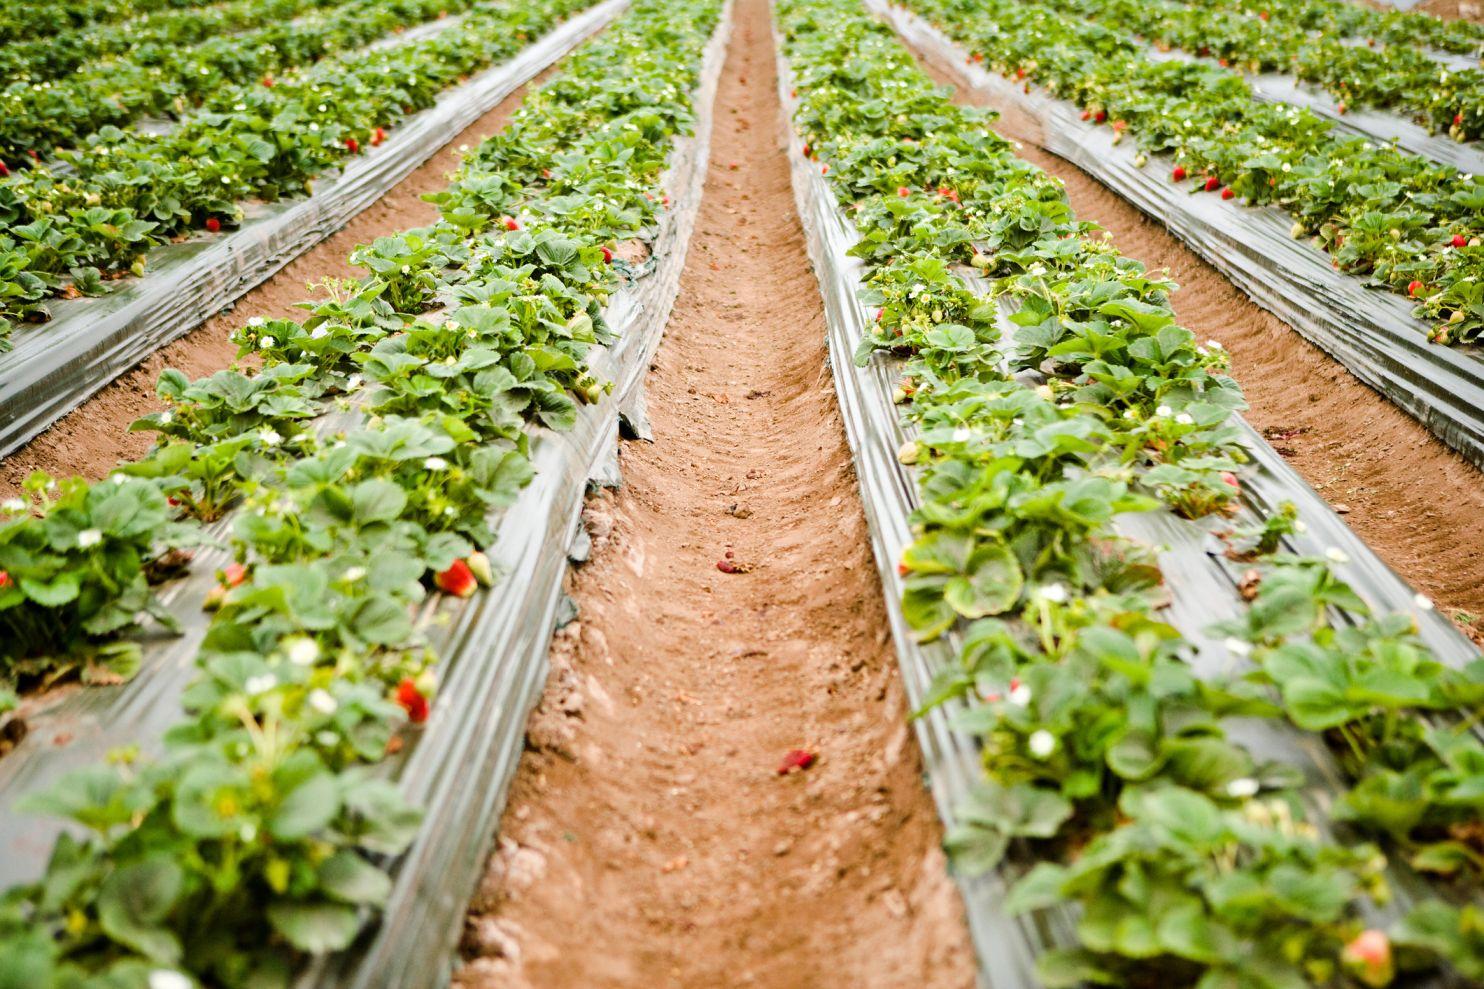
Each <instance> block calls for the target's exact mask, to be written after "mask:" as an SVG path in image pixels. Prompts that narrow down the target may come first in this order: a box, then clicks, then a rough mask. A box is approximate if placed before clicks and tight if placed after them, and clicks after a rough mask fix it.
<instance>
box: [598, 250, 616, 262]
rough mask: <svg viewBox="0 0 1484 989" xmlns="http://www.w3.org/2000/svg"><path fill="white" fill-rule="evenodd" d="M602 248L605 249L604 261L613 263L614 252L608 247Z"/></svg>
mask: <svg viewBox="0 0 1484 989" xmlns="http://www.w3.org/2000/svg"><path fill="white" fill-rule="evenodd" d="M601 250H602V251H603V263H604V264H612V263H613V252H612V251H610V250H609V249H608V248H606V247H604V248H602V249H601Z"/></svg>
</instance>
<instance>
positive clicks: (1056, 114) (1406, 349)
mask: <svg viewBox="0 0 1484 989" xmlns="http://www.w3.org/2000/svg"><path fill="white" fill-rule="evenodd" d="M866 2H867V6H868V7H870V8H871V9H872V10H873V11H875V12H876V13H877V14H879V15H881V16H882V17H883V18H884V19H886V20H887V21H888V22H889V23H890V24H891V25H892V26H893V27H894V28H895V29H896V30H897V31H898V33H900V34H901V35H902V36H903V37H904V38H905V39H906V40H907V41H908V42H909V43H910V44H912V45H913V46H914V47H915V48H916V49H917V50H918V51H920V52H923V53H924V54H925V55H926V56H927V57H928V58H929V59H931V60H932V61H933V62H934V63H935V64H936V65H938V66H940V67H941V68H942V69H944V70H945V71H947V72H950V73H952V74H954V75H955V77H957V78H958V79H961V80H963V81H964V82H965V83H967V85H968V86H969V87H970V88H971V89H972V90H974V91H976V92H978V93H979V94H981V95H983V96H985V97H987V98H989V99H991V100H993V101H998V102H1002V103H1006V104H1011V105H1013V106H1015V107H1016V108H1017V109H1019V110H1022V111H1023V112H1025V113H1027V114H1028V115H1030V116H1031V117H1032V118H1033V119H1035V120H1036V121H1038V122H1039V123H1040V125H1041V129H1042V132H1043V135H1044V136H1043V141H1044V144H1045V147H1046V149H1047V150H1048V151H1051V152H1052V153H1054V154H1057V155H1059V156H1061V157H1062V158H1065V159H1066V160H1068V161H1070V162H1071V163H1072V164H1074V165H1076V166H1077V167H1078V168H1080V169H1082V170H1083V171H1085V172H1087V173H1088V174H1089V175H1091V176H1092V177H1093V178H1095V179H1097V180H1098V181H1100V182H1102V183H1103V184H1104V185H1106V186H1108V187H1109V188H1111V189H1113V190H1114V191H1115V192H1117V193H1118V194H1119V195H1121V196H1123V197H1124V198H1125V199H1127V200H1129V202H1131V203H1133V204H1134V205H1135V206H1137V207H1139V208H1140V209H1141V210H1143V211H1144V212H1146V213H1148V214H1149V215H1150V216H1152V217H1154V218H1156V219H1157V220H1159V221H1160V222H1162V223H1164V224H1165V225H1166V226H1167V227H1168V228H1169V229H1170V230H1171V231H1172V232H1174V233H1175V234H1176V235H1178V236H1179V237H1180V239H1181V240H1183V241H1185V242H1186V243H1187V244H1188V245H1190V247H1191V248H1192V249H1193V250H1194V251H1195V252H1196V253H1197V254H1199V255H1201V257H1203V258H1205V259H1206V260H1207V261H1208V262H1210V263H1211V265H1212V266H1214V267H1215V268H1216V269H1217V270H1218V271H1220V272H1221V273H1222V274H1223V275H1225V276H1226V277H1227V278H1229V279H1230V280H1231V281H1232V282H1233V283H1234V284H1235V285H1237V287H1239V288H1241V289H1242V290H1243V291H1244V292H1246V293H1247V295H1249V296H1250V297H1251V298H1252V299H1253V301H1254V302H1256V303H1257V304H1258V305H1260V306H1262V307H1263V308H1265V309H1268V310H1270V311H1272V312H1273V313H1275V314H1276V315H1277V316H1278V317H1279V318H1280V319H1282V320H1284V321H1285V322H1286V323H1288V325H1290V326H1292V327H1293V328H1294V329H1295V330H1297V331H1298V333H1299V334H1300V335H1301V336H1303V337H1304V338H1305V339H1306V340H1309V341H1310V342H1311V343H1313V344H1315V345H1316V346H1318V347H1319V348H1320V349H1322V350H1324V351H1325V352H1326V353H1328V354H1329V355H1330V356H1331V357H1333V358H1334V359H1335V360H1337V361H1339V362H1340V363H1341V364H1342V365H1344V366H1345V368H1346V369H1347V370H1349V371H1350V373H1351V374H1353V375H1354V376H1355V377H1356V378H1358V379H1359V380H1361V381H1363V382H1365V383H1366V384H1367V385H1370V386H1371V387H1372V388H1374V389H1376V390H1377V391H1378V392H1380V393H1381V394H1382V395H1384V396H1386V398H1387V399H1389V400H1390V401H1391V402H1393V403H1394V404H1396V405H1397V406H1399V407H1400V408H1401V409H1402V410H1404V411H1405V412H1407V414H1409V415H1411V416H1413V417H1414V418H1416V419H1417V420H1419V421H1420V422H1422V423H1423V424H1424V425H1425V426H1427V428H1428V429H1429V430H1431V431H1432V432H1433V433H1435V434H1436V435H1437V436H1438V438H1439V439H1441V440H1442V441H1443V442H1444V443H1446V444H1448V445H1449V446H1450V447H1452V448H1453V449H1455V450H1457V451H1458V452H1459V453H1460V454H1462V455H1463V456H1464V457H1465V458H1466V459H1467V460H1469V461H1470V462H1471V463H1473V464H1475V465H1476V466H1479V467H1484V362H1481V361H1480V359H1479V355H1480V349H1479V348H1477V347H1444V346H1436V345H1433V344H1429V343H1428V342H1427V333H1428V331H1429V330H1430V329H1431V327H1430V326H1429V324H1427V323H1425V322H1423V321H1421V320H1419V319H1416V318H1415V317H1413V316H1412V314H1411V309H1412V303H1410V302H1408V301H1407V300H1406V299H1404V298H1402V297H1401V296H1399V295H1396V294H1394V293H1392V292H1388V291H1384V290H1381V289H1376V288H1372V287H1369V286H1367V285H1365V284H1364V283H1363V282H1362V281H1361V280H1360V279H1358V278H1353V277H1351V276H1349V275H1345V274H1342V273H1340V272H1338V271H1336V270H1334V268H1333V267H1332V266H1331V263H1330V260H1329V258H1328V256H1327V255H1326V254H1324V252H1322V251H1320V250H1318V249H1317V248H1315V247H1313V246H1311V245H1310V244H1308V243H1307V242H1306V241H1297V240H1294V239H1293V238H1292V237H1291V236H1290V235H1289V227H1290V226H1291V224H1292V220H1291V219H1290V218H1289V217H1287V216H1286V215H1285V214H1284V213H1282V211H1280V210H1278V209H1276V208H1274V207H1260V208H1255V207H1247V206H1243V205H1241V204H1240V203H1239V202H1238V201H1236V200H1232V201H1225V200H1223V199H1222V198H1221V197H1220V196H1214V195H1204V194H1199V193H1192V192H1191V187H1190V186H1189V185H1176V184H1175V183H1173V182H1171V181H1169V177H1168V175H1167V174H1166V172H1165V171H1164V170H1163V169H1162V168H1159V167H1155V166H1153V165H1151V166H1148V167H1146V168H1144V169H1140V168H1138V167H1136V166H1135V165H1134V158H1135V156H1136V154H1137V152H1136V151H1135V150H1134V149H1132V148H1130V147H1128V146H1127V145H1115V144H1113V139H1112V133H1113V132H1112V130H1111V129H1110V128H1107V127H1095V126H1093V125H1091V124H1088V123H1084V122H1083V121H1082V120H1080V119H1079V112H1078V111H1077V110H1075V109H1074V108H1072V107H1071V106H1070V105H1068V104H1067V103H1064V102H1062V101H1059V100H1055V99H1052V98H1051V97H1049V96H1047V95H1045V94H1044V93H1043V92H1041V91H1039V90H1033V91H1032V92H1030V93H1026V92H1024V91H1023V90H1022V89H1021V88H1020V86H1018V85H1016V84H1013V83H1011V82H1010V81H1009V80H1006V79H1003V78H1001V77H1000V76H997V75H994V74H992V73H989V72H985V71H984V70H983V69H981V68H980V67H978V66H977V65H970V64H966V63H967V59H966V58H965V55H964V51H963V49H961V48H959V47H957V46H956V45H954V44H953V43H952V41H950V40H949V39H948V38H947V37H945V36H944V35H943V34H942V33H941V32H940V31H938V30H937V29H936V28H934V27H933V26H932V25H930V24H928V23H927V22H926V21H924V20H922V19H921V18H919V17H917V16H916V15H914V14H911V13H910V12H907V11H903V10H900V9H898V8H895V7H889V6H888V5H887V4H885V3H884V2H883V0H866Z"/></svg>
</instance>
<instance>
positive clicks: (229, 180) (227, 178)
mask: <svg viewBox="0 0 1484 989" xmlns="http://www.w3.org/2000/svg"><path fill="white" fill-rule="evenodd" d="M231 184H232V177H231V176H229V175H223V176H222V185H231Z"/></svg>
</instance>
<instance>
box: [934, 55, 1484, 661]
mask: <svg viewBox="0 0 1484 989" xmlns="http://www.w3.org/2000/svg"><path fill="white" fill-rule="evenodd" d="M918 56H919V58H918V64H919V65H921V66H922V68H923V69H924V71H926V72H928V74H929V75H931V76H932V77H933V78H934V79H935V80H937V81H938V82H940V83H943V84H945V85H953V86H955V88H957V89H958V90H959V93H960V97H959V98H960V99H965V98H966V97H965V95H964V94H966V93H968V91H967V87H964V86H963V85H962V80H961V79H960V78H957V73H956V72H953V73H945V72H943V71H941V70H940V69H939V68H938V67H937V66H935V65H933V64H931V63H930V62H929V61H927V60H924V59H922V58H921V53H920V52H919V53H918ZM967 98H969V99H971V100H972V101H973V102H975V103H979V104H981V105H987V106H993V107H994V108H995V109H997V110H999V111H1000V112H1001V114H1003V116H1002V117H1001V119H1000V121H999V122H998V123H996V124H995V125H994V127H995V130H996V131H998V132H999V133H1000V134H1002V135H1004V136H1005V137H1008V138H1012V139H1014V140H1017V141H1020V142H1022V143H1023V144H1024V147H1023V148H1021V149H1020V150H1019V151H1018V154H1020V156H1021V157H1023V158H1025V159H1027V160H1028V161H1031V162H1034V163H1035V164H1036V166H1037V167H1039V168H1041V169H1043V170H1045V171H1047V172H1049V173H1051V174H1052V175H1055V176H1056V177H1057V178H1059V179H1061V180H1062V182H1064V183H1065V184H1066V189H1067V196H1068V198H1069V199H1070V200H1071V203H1072V208H1073V209H1074V210H1075V211H1076V213H1077V215H1078V217H1080V218H1081V219H1084V220H1092V221H1094V222H1096V223H1099V224H1101V225H1102V226H1103V227H1105V228H1107V229H1108V230H1109V231H1111V232H1112V234H1113V243H1114V244H1116V245H1117V247H1118V249H1119V250H1120V251H1122V252H1123V253H1124V254H1126V255H1128V256H1129V257H1133V258H1138V259H1139V260H1140V261H1142V262H1144V264H1145V265H1146V266H1147V267H1149V268H1151V269H1159V268H1165V269H1168V270H1169V272H1170V274H1171V275H1172V276H1173V278H1174V279H1175V281H1176V282H1177V283H1178V284H1179V285H1180V290H1179V291H1178V292H1176V293H1174V295H1173V296H1172V300H1171V301H1172V302H1173V304H1174V308H1175V315H1176V316H1177V317H1178V318H1179V320H1180V322H1181V324H1182V325H1184V326H1186V327H1188V328H1189V329H1191V330H1192V331H1194V332H1195V333H1196V335H1197V336H1198V337H1200V338H1202V339H1215V340H1219V341H1220V342H1221V343H1222V345H1223V346H1225V347H1226V348H1227V349H1228V350H1229V351H1231V354H1232V364H1233V374H1234V376H1235V377H1236V379H1237V381H1238V382H1239V383H1240V384H1241V385H1242V388H1243V389H1244V390H1245V391H1246V393H1247V400H1248V402H1250V403H1251V405H1252V408H1251V410H1250V411H1249V412H1247V413H1246V415H1247V420H1248V421H1249V422H1251V423H1252V425H1253V426H1255V427H1256V428H1258V429H1259V430H1261V431H1262V433H1263V435H1264V436H1266V437H1267V438H1268V440H1269V441H1270V442H1271V443H1272V444H1273V445H1274V446H1275V447H1276V448H1277V450H1278V452H1279V453H1280V454H1282V455H1283V457H1284V459H1286V460H1287V461H1288V462H1289V463H1290V464H1292V465H1293V466H1294V468H1295V469H1297V470H1298V472H1299V473H1300V474H1301V475H1303V477H1304V479H1305V480H1307V481H1308V482H1309V483H1310V484H1311V485H1313V486H1314V488H1315V489H1316V490H1317V491H1318V492H1319V493H1320V494H1321V495H1323V496H1324V497H1325V499H1326V500H1328V501H1329V503H1330V504H1331V505H1334V506H1335V507H1336V508H1337V510H1339V511H1341V512H1342V514H1344V515H1345V521H1346V522H1348V523H1349V524H1350V526H1351V528H1353V529H1354V530H1355V531H1356V532H1358V533H1360V535H1361V537H1362V538H1363V539H1365V541H1366V542H1367V543H1369V544H1370V545H1371V547H1372V548H1374V549H1375V550H1376V552H1377V553H1378V554H1379V555H1380V556H1381V559H1383V560H1384V561H1386V563H1387V564H1388V565H1389V566H1391V567H1392V568H1393V569H1394V570H1396V571H1397V572H1398V573H1400V574H1401V575H1402V576H1403V577H1405V578H1406V579H1407V580H1408V581H1409V582H1410V583H1412V585H1413V586H1415V587H1416V588H1418V589H1419V590H1421V591H1423V592H1424V593H1426V594H1428V595H1429V596H1430V597H1432V598H1433V600H1434V601H1436V602H1437V603H1438V606H1439V607H1440V608H1442V609H1443V610H1444V611H1445V612H1446V613H1448V614H1449V615H1450V616H1452V617H1453V618H1454V620H1455V621H1456V622H1458V624H1459V625H1460V626H1462V627H1464V630H1465V631H1467V632H1468V633H1469V634H1470V635H1471V636H1472V637H1473V638H1474V639H1475V640H1476V641H1479V640H1481V639H1484V475H1481V474H1480V472H1479V471H1478V470H1477V469H1475V468H1474V467H1473V466H1472V465H1471V464H1469V463H1468V462H1466V461H1465V460H1464V459H1463V458H1462V457H1460V456H1458V454H1456V453H1454V452H1453V451H1452V450H1450V449H1448V448H1447V447H1446V446H1444V445H1443V443H1442V442H1441V441H1440V440H1438V439H1436V438H1435V437H1434V436H1433V435H1432V434H1431V433H1429V432H1428V431H1427V429H1426V428H1425V427H1423V426H1422V424H1421V423H1419V422H1418V421H1417V420H1415V419H1413V418H1412V417H1411V416H1409V415H1407V414H1406V413H1405V412H1403V411H1401V410H1400V409H1398V408H1397V407H1396V406H1395V405H1393V404H1391V402H1389V401H1387V400H1386V399H1385V398H1383V397H1381V395H1380V394H1379V393H1377V392H1375V391H1373V390H1371V389H1370V388H1368V387H1366V386H1365V385H1363V384H1361V383H1360V382H1359V381H1357V380H1356V379H1355V378H1354V377H1353V376H1351V374H1350V373H1349V372H1348V371H1347V370H1345V368H1344V367H1343V366H1342V365H1340V364H1339V363H1338V362H1337V361H1335V360H1334V359H1333V358H1331V357H1330V356H1329V355H1328V354H1326V353H1325V352H1324V351H1322V350H1320V349H1319V348H1318V347H1316V346H1314V345H1313V344H1310V343H1308V342H1307V341H1305V340H1304V339H1303V338H1302V337H1300V336H1299V335H1298V333H1297V331H1295V330H1294V329H1293V328H1292V327H1290V326H1289V325H1288V324H1287V323H1285V322H1284V321H1283V320H1281V319H1279V318H1278V317H1277V316H1274V315H1273V314H1272V313H1270V312H1268V311H1267V310H1266V309H1263V308H1261V307H1259V306H1258V305H1257V304H1256V303H1254V302H1253V301H1252V300H1251V299H1250V298H1248V296H1247V295H1246V294H1245V293H1243V292H1242V290H1241V289H1239V288H1237V287H1236V286H1235V285H1233V284H1232V283H1231V282H1230V281H1228V280H1227V279H1226V277H1225V276H1224V275H1222V274H1221V272H1219V271H1217V270H1216V269H1215V268H1213V267H1211V265H1209V264H1207V263H1206V262H1205V261H1204V260H1202V259H1201V257H1200V256H1199V255H1198V254H1196V253H1195V252H1194V251H1192V250H1190V248H1188V247H1186V246H1185V244H1184V243H1183V242H1181V241H1180V239H1179V238H1177V237H1176V236H1175V235H1174V234H1172V233H1170V231H1169V230H1168V229H1167V228H1166V227H1165V226H1164V225H1163V224H1161V223H1159V222H1158V221H1156V220H1152V219H1150V218H1149V217H1148V216H1146V215H1145V214H1144V213H1142V212H1141V211H1140V210H1139V209H1138V208H1137V207H1136V206H1134V205H1132V204H1131V203H1129V202H1128V201H1127V200H1125V199H1123V198H1122V197H1120V196H1119V195H1118V194H1117V193H1116V192H1114V191H1112V190H1111V189H1109V188H1108V187H1107V186H1105V185H1103V184H1102V183H1100V182H1098V181H1097V180H1096V179H1094V178H1093V177H1092V176H1090V175H1088V174H1087V173H1086V172H1084V171H1082V170H1081V169H1079V168H1077V167H1076V166H1075V165H1073V164H1071V163H1069V162H1067V161H1066V160H1065V159H1063V158H1058V157H1057V156H1056V155H1053V154H1051V153H1050V152H1048V151H1046V150H1044V149H1043V148H1042V147H1041V146H1040V144H1041V141H1042V135H1041V128H1040V125H1039V123H1037V122H1036V121H1034V120H1032V119H1030V118H1029V117H1028V116H1026V115H1025V114H1023V113H1021V112H1019V111H1017V110H1016V109H1015V108H1014V107H1011V106H1008V105H1003V104H1000V103H997V102H994V101H986V100H983V99H981V98H979V97H977V96H974V95H973V94H972V93H968V96H967ZM1150 167H1151V168H1152V167H1153V166H1152V165H1151V166H1150Z"/></svg>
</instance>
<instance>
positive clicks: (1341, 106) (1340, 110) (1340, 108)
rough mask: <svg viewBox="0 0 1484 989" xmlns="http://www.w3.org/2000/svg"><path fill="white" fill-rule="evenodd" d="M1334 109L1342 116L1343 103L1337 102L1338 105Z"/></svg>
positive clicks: (1343, 113)
mask: <svg viewBox="0 0 1484 989" xmlns="http://www.w3.org/2000/svg"><path fill="white" fill-rule="evenodd" d="M1335 110H1336V111H1337V112H1338V113H1339V115H1340V116H1342V117H1343V116H1344V115H1345V104H1343V103H1341V104H1339V105H1338V106H1336V107H1335Z"/></svg>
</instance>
